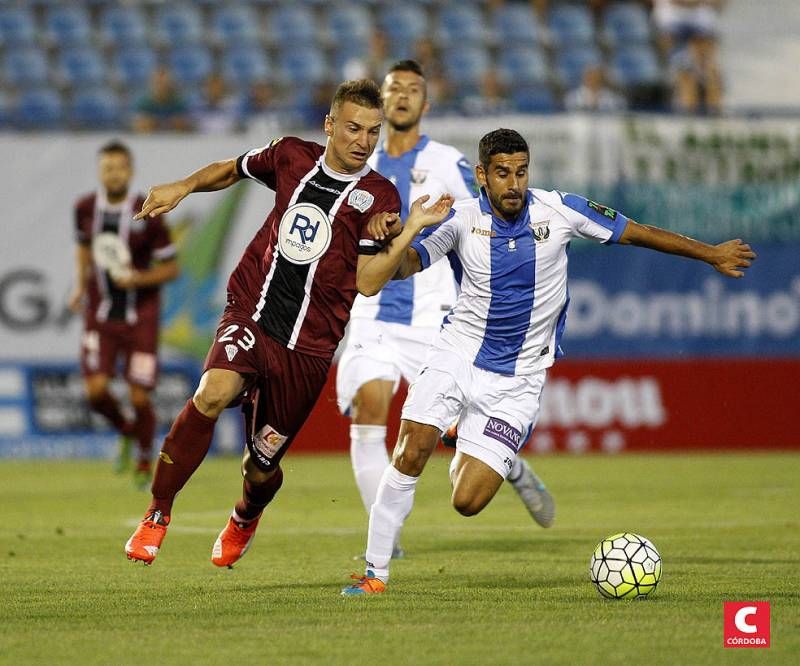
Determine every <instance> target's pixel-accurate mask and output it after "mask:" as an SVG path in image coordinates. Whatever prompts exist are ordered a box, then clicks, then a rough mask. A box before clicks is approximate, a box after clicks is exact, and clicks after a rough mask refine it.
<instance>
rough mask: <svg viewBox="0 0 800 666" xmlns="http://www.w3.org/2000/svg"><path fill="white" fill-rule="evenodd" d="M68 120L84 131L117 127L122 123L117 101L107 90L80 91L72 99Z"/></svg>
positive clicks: (114, 95)
mask: <svg viewBox="0 0 800 666" xmlns="http://www.w3.org/2000/svg"><path fill="white" fill-rule="evenodd" d="M69 120H70V124H71V125H73V126H76V127H80V128H86V129H95V128H110V127H118V126H119V125H121V121H122V114H121V112H120V103H119V99H117V96H116V94H114V92H113V91H111V90H109V89H108V88H93V89H89V90H81V91H79V92H77V93H75V96H74V97H73V99H72V103H71V104H70V109H69Z"/></svg>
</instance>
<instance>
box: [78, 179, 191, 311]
mask: <svg viewBox="0 0 800 666" xmlns="http://www.w3.org/2000/svg"><path fill="white" fill-rule="evenodd" d="M143 204H144V197H143V196H142V195H141V194H130V195H129V196H128V197H127V198H126V199H125V201H123V202H122V203H119V204H109V203H108V201H107V200H106V196H105V193H104V192H102V191H98V192H93V193H91V194H87V195H86V196H84V197H82V198H81V199H79V200H78V202H77V203H76V204H75V239H76V240H77V242H78V243H80V244H81V245H87V246H91V244H92V239H93V238H94V236H96V235H97V234H99V233H103V232H106V233H107V232H111V233H115V234H117V235H119V237H120V238H121V239H122V240H123V241H124V242H125V244H126V245H127V246H128V248H129V249H130V252H131V263H132V264H133V268H135V269H136V270H146V269H148V268H150V266H151V265H152V262H153V261H163V260H166V259H172V258H174V257H175V246H174V245H173V244H172V240H171V239H170V233H169V229H168V227H167V224H166V222H165V221H164V218H163V217H161V216H160V215H159V216H157V217H153V218H145V219H143V220H134V219H133V216H134V215H136V213H138V212H139V211H140V210H142V205H143ZM86 291H87V306H86V311H85V313H86V316H87V317H88V318H90V319H92V320H94V321H100V322H104V321H124V322H127V323H128V324H136V323H138V322H140V321H142V320H148V321H152V320H155V321H157V320H158V316H159V307H160V304H159V291H160V288H159V287H142V288H140V289H119V288H118V287H117V286H116V285H115V284H114V282H113V281H112V280H111V277H110V276H109V275H108V273H107V272H106V271H103V270H99V269H98V267H97V266H95V265H94V263H92V273H91V275H90V277H89V282H88V285H87V290H86Z"/></svg>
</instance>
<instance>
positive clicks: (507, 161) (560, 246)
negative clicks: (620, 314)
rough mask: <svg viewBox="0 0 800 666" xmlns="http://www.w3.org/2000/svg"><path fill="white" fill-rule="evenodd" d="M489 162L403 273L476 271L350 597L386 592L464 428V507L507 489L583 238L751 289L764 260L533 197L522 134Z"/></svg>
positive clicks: (422, 375) (459, 491)
mask: <svg viewBox="0 0 800 666" xmlns="http://www.w3.org/2000/svg"><path fill="white" fill-rule="evenodd" d="M479 159H480V164H479V165H478V167H477V169H476V174H477V176H478V182H479V183H480V184H481V194H480V198H479V199H478V200H469V201H461V202H458V203H457V204H456V205H455V206H454V208H453V212H452V213H451V216H450V218H449V219H447V220H446V221H445V222H443V223H442V224H440V225H438V227H437V228H436V229H435V230H434V231H433V232H432V233H431V234H430V235H428V236H427V237H425V238H418V239H416V240H415V241H414V242H412V244H411V246H410V247H409V248H408V249H407V250H406V252H405V253H403V255H402V258H401V260H400V261H398V270H397V272H396V274H395V277H397V278H404V277H407V276H408V275H410V274H412V273H415V272H417V271H420V270H422V269H424V268H427V267H428V266H430V265H431V264H434V263H435V262H436V261H437V260H439V259H441V258H442V257H444V256H445V255H447V254H448V253H450V252H454V253H455V254H456V255H457V256H458V258H459V260H460V262H461V264H462V266H463V276H462V279H461V291H460V293H459V297H458V300H457V302H456V305H455V306H454V307H453V308H452V310H451V311H450V312H449V313H448V314H447V316H446V317H445V320H444V324H443V326H442V329H441V332H440V333H439V335H438V336H437V338H436V340H435V341H434V343H433V345H432V346H431V348H430V351H429V352H428V355H427V358H426V360H425V362H424V364H423V366H422V369H421V370H420V372H419V374H418V375H417V377H416V379H415V380H414V382H413V383H412V385H411V387H410V389H409V393H408V398H407V400H406V402H405V405H404V406H403V413H402V422H401V426H400V436H399V439H398V444H397V446H396V447H395V450H394V456H393V461H392V465H390V466H389V467H387V468H386V470H385V472H384V474H383V476H382V478H381V483H380V485H379V487H378V493H377V498H376V500H375V504H374V505H373V506H372V510H371V512H370V521H369V536H368V541H367V552H366V559H367V571H366V574H365V576H363V577H362V578H361V579H360V580H358V582H356V583H355V584H354V585H351V586H350V587H347V588H345V589H344V590H343V591H342V593H343V594H346V595H351V594H374V593H377V592H383V591H384V589H385V586H386V581H387V580H388V576H389V561H390V559H391V553H392V545H393V543H394V541H395V538H396V535H397V534H398V532H399V530H400V529H401V527H402V525H403V522H404V521H405V519H406V517H407V516H408V514H409V513H410V511H411V508H412V505H413V502H414V489H415V486H416V483H417V479H418V478H419V475H420V474H421V473H422V470H423V468H424V467H425V464H426V462H427V460H428V457H429V456H430V454H431V452H432V451H433V449H434V447H435V446H436V443H437V442H438V440H439V437H440V435H441V433H442V431H443V430H444V429H445V428H447V427H448V425H449V424H450V423H452V422H453V421H454V420H455V419H456V418H458V421H459V432H458V441H457V450H458V452H457V454H456V456H455V457H454V458H453V462H452V464H451V466H450V479H451V481H452V483H453V495H452V503H453V506H454V508H455V509H456V510H457V511H458V512H459V513H461V514H462V515H464V516H472V515H475V514H477V513H479V512H480V511H481V510H482V509H483V508H484V507H485V506H486V505H487V504H488V503H489V501H490V500H491V499H492V497H494V495H495V493H496V492H497V490H498V488H499V487H500V485H501V484H502V483H503V479H504V478H505V477H506V476H507V474H508V472H509V470H510V469H511V468H512V467H513V464H514V459H515V458H516V456H517V452H518V450H519V448H520V446H521V445H522V444H523V443H524V439H525V436H526V434H527V433H528V432H529V431H530V430H531V429H532V428H533V427H534V426H535V424H536V419H537V416H538V411H539V397H540V395H541V391H542V387H543V385H544V381H545V376H546V372H547V368H548V367H550V366H551V365H552V364H553V362H554V360H555V358H556V357H558V356H560V355H561V350H560V347H559V342H560V339H561V336H562V334H563V332H564V327H565V324H566V312H567V306H568V304H569V292H568V289H567V246H568V244H569V242H570V240H571V239H572V238H576V237H578V238H587V239H593V240H596V241H600V242H603V243H609V242H614V243H622V244H626V245H639V246H642V247H647V248H651V249H654V250H658V251H660V252H667V253H670V254H677V255H681V256H684V257H689V258H692V259H699V260H701V261H705V262H707V263H709V264H710V265H712V266H713V267H714V268H715V269H716V270H718V271H719V272H720V273H722V274H723V275H727V276H730V277H741V276H742V275H743V269H745V268H746V267H748V266H749V265H750V263H751V261H752V260H753V259H754V258H755V253H754V252H753V251H752V250H751V249H750V247H749V246H748V245H746V244H745V243H742V241H740V240H731V241H727V242H725V243H721V244H719V245H708V244H706V243H702V242H699V241H696V240H693V239H691V238H687V237H685V236H681V235H679V234H675V233H672V232H670V231H666V230H663V229H659V228H656V227H651V226H646V225H642V224H637V223H636V222H634V221H632V220H629V219H628V218H627V217H625V216H624V215H622V214H621V213H618V212H617V211H615V210H613V209H611V208H608V207H606V206H603V205H600V204H598V203H596V202H593V201H588V200H586V199H584V198H583V197H580V196H576V195H574V194H564V193H561V192H558V191H552V192H548V191H544V190H538V189H528V167H529V159H530V155H529V150H528V145H527V143H526V142H525V140H524V139H523V138H522V136H520V135H519V134H518V133H517V132H515V131H513V130H505V129H500V130H495V131H494V132H490V133H489V134H487V135H486V136H484V137H483V138H482V139H481V141H480V145H479ZM383 218H384V223H385V224H386V225H387V226H389V225H395V224H396V223H397V216H396V215H385V216H383ZM397 256H399V255H397ZM385 267H386V268H387V269H388V268H389V266H385Z"/></svg>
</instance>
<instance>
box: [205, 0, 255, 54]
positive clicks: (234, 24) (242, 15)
mask: <svg viewBox="0 0 800 666" xmlns="http://www.w3.org/2000/svg"><path fill="white" fill-rule="evenodd" d="M211 34H212V36H213V38H214V40H215V41H216V42H217V43H218V44H222V45H224V46H229V47H233V46H236V45H238V44H251V43H253V42H257V41H258V40H259V39H260V37H261V34H260V31H259V28H258V17H257V16H256V14H255V12H253V10H252V9H251V8H250V7H248V6H247V5H233V6H229V7H220V8H219V9H217V11H216V12H214V17H213V19H212V21H211Z"/></svg>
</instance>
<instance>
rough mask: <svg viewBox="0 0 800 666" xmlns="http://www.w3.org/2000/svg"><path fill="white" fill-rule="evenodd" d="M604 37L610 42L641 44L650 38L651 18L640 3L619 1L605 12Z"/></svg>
mask: <svg viewBox="0 0 800 666" xmlns="http://www.w3.org/2000/svg"><path fill="white" fill-rule="evenodd" d="M603 39H605V41H606V42H607V43H608V44H611V45H613V44H623V43H625V44H640V43H643V42H647V41H649V40H650V19H649V18H648V16H647V10H646V9H645V8H644V7H642V5H640V4H634V3H631V2H617V3H615V4H613V5H611V6H610V7H608V8H607V9H606V10H605V13H604V14H603Z"/></svg>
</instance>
